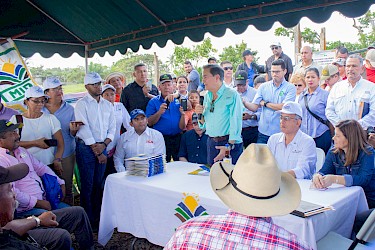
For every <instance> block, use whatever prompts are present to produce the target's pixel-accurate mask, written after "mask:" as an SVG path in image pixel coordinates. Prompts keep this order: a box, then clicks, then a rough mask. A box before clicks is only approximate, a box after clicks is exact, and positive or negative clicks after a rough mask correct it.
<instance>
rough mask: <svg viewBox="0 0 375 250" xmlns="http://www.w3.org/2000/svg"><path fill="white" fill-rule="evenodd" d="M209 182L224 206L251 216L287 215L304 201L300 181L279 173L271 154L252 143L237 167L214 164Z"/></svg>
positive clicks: (263, 146)
mask: <svg viewBox="0 0 375 250" xmlns="http://www.w3.org/2000/svg"><path fill="white" fill-rule="evenodd" d="M223 169H224V171H225V172H224V171H223ZM227 174H228V175H229V176H227ZM230 177H231V178H232V181H230ZM210 180H211V187H212V189H213V191H214V192H215V193H216V195H217V196H218V197H219V198H220V200H222V201H223V202H224V204H225V205H227V206H228V207H229V208H230V209H232V210H234V211H236V212H238V213H241V214H245V215H248V216H255V217H271V216H281V215H286V214H289V213H290V212H292V211H293V210H295V209H296V208H297V207H298V205H299V204H300V201H301V189H300V187H299V185H298V183H297V181H296V180H295V178H294V177H293V176H291V175H290V174H288V173H284V172H281V171H280V169H279V167H278V165H277V162H276V160H275V158H274V156H273V155H272V152H271V151H270V149H269V148H268V146H267V145H264V144H254V143H253V144H250V145H249V146H248V147H247V148H246V149H245V151H244V152H243V153H242V155H241V156H240V158H239V159H238V161H237V164H236V165H232V164H229V163H224V162H217V163H215V164H214V165H213V166H212V168H211V172H210Z"/></svg>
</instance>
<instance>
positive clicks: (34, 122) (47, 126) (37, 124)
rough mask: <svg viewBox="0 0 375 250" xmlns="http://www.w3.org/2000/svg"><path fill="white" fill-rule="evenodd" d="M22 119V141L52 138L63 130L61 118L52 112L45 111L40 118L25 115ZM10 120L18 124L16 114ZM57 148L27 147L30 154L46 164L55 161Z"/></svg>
mask: <svg viewBox="0 0 375 250" xmlns="http://www.w3.org/2000/svg"><path fill="white" fill-rule="evenodd" d="M22 119H23V127H22V132H21V139H20V140H21V141H34V140H38V139H40V138H42V137H45V138H46V139H52V138H53V135H54V134H55V133H56V132H57V131H59V130H61V124H60V122H59V120H57V118H56V116H54V115H51V114H45V113H43V114H42V115H41V116H40V117H39V118H36V119H29V118H26V117H24V116H23V117H22ZM10 121H11V122H12V123H14V124H16V123H17V121H16V116H12V118H11V119H10ZM55 150H56V147H49V148H46V149H43V148H38V147H31V148H28V149H27V151H29V153H30V154H32V155H33V156H34V157H35V158H37V159H38V160H39V161H40V162H42V163H44V164H45V165H49V164H51V163H53V159H54V158H55Z"/></svg>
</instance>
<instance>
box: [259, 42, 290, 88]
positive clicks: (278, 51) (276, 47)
mask: <svg viewBox="0 0 375 250" xmlns="http://www.w3.org/2000/svg"><path fill="white" fill-rule="evenodd" d="M270 48H271V50H272V54H273V55H272V56H270V57H269V58H268V59H267V61H266V72H267V74H266V81H270V80H271V79H272V74H271V66H272V62H273V61H276V60H277V59H283V60H284V62H285V68H286V74H285V76H284V77H285V80H287V81H288V80H289V78H290V76H291V75H292V72H293V64H292V59H290V57H289V56H287V55H285V54H284V52H283V49H282V48H281V43H280V42H274V43H272V44H271V45H270Z"/></svg>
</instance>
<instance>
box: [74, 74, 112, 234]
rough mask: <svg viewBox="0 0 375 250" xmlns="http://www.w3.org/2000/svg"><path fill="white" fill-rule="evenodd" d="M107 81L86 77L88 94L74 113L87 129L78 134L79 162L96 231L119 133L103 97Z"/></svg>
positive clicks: (85, 199)
mask: <svg viewBox="0 0 375 250" xmlns="http://www.w3.org/2000/svg"><path fill="white" fill-rule="evenodd" d="M102 82H103V80H102V78H101V77H100V75H99V74H98V73H95V72H91V73H88V74H86V76H85V78H84V83H85V88H86V89H87V94H86V96H84V97H83V98H82V99H81V100H79V101H78V102H77V104H76V107H75V110H74V114H75V118H76V120H77V121H82V122H83V124H84V125H83V126H81V128H80V129H79V131H78V132H77V135H76V137H77V146H76V161H77V165H78V169H79V172H80V177H81V206H82V207H83V208H84V209H85V210H86V213H87V215H88V216H89V219H90V222H91V225H92V226H93V228H94V229H95V228H96V227H97V226H98V223H99V217H100V216H99V215H100V208H101V201H102V188H103V182H104V172H105V168H106V162H107V151H106V148H107V146H108V144H109V143H110V142H111V141H112V140H113V138H114V136H115V132H116V125H115V124H116V120H115V115H114V108H113V105H112V104H111V103H110V102H109V101H107V100H105V99H104V98H102V97H101V93H102V88H101V84H102Z"/></svg>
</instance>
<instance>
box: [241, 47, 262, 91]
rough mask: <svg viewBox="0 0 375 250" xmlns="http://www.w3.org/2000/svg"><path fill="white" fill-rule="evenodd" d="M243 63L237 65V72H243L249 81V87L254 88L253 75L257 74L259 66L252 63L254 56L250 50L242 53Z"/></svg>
mask: <svg viewBox="0 0 375 250" xmlns="http://www.w3.org/2000/svg"><path fill="white" fill-rule="evenodd" d="M242 57H243V60H244V62H243V63H241V64H240V65H238V67H237V70H236V71H239V70H245V71H246V73H247V79H249V85H250V86H251V87H254V75H257V74H259V66H258V65H257V64H256V63H255V62H254V55H253V53H252V52H251V51H250V50H248V49H247V50H245V51H244V52H243V53H242Z"/></svg>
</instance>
